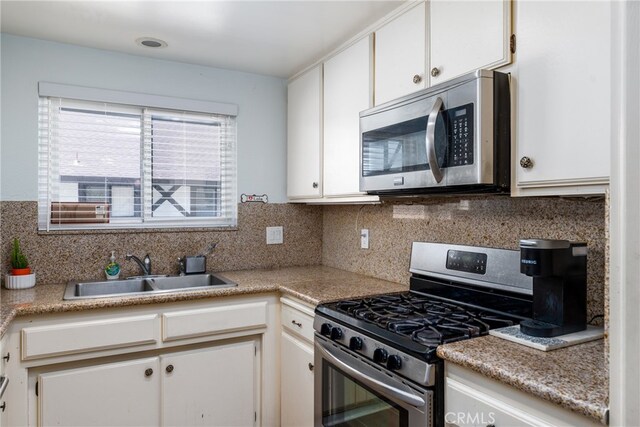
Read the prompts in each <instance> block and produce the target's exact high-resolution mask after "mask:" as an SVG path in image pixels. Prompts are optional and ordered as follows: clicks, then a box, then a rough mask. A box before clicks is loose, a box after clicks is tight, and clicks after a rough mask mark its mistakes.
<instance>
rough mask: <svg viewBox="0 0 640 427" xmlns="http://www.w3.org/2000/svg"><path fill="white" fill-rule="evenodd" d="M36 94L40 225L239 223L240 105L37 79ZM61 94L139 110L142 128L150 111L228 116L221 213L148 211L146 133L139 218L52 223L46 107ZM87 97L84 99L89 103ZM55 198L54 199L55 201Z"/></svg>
mask: <svg viewBox="0 0 640 427" xmlns="http://www.w3.org/2000/svg"><path fill="white" fill-rule="evenodd" d="M38 94H39V96H40V118H39V126H38V128H39V139H40V141H39V150H38V151H39V177H38V230H39V231H58V230H109V229H145V228H153V229H156V228H157V229H161V228H185V227H188V228H210V227H213V228H224V229H228V228H230V227H231V228H234V227H236V226H237V216H238V214H237V137H236V124H235V123H236V122H235V118H236V116H237V114H238V107H237V106H236V105H233V104H224V103H218V102H209V101H202V100H191V99H184V98H173V97H166V96H159V95H148V94H140V93H134V92H122V91H112V90H106V89H97V88H88V87H80V86H70V85H63V84H57V83H49V82H40V83H39V85H38ZM56 98H62V99H64V100H73V101H74V103H76V102H77V104H78V105H82V104H85V105H93V106H94V107H95V105H96V103H97V102H99V103H108V104H110V106H111V105H115V108H122V110H126V111H133V110H135V111H137V112H138V113H139V114H140V115H141V118H142V120H141V129H144V126H145V122H146V121H147V120H150V117H151V116H150V115H148V114H147V112H148V111H149V110H151V111H158V110H160V111H161V112H163V113H169V112H175V113H176V115H180V114H183V115H188V114H190V113H191V114H196V115H197V114H202V113H205V114H207V113H208V114H214V115H221V116H226V118H225V119H226V120H227V121H228V122H229V124H228V126H225V128H226V129H227V130H228V131H229V132H230V134H228V135H226V136H225V140H224V142H225V143H226V144H229V146H228V147H227V149H226V150H224V154H225V155H226V163H225V170H224V171H222V172H221V181H222V186H221V190H220V192H221V194H220V203H221V205H222V216H221V217H172V218H154V217H153V216H151V215H150V214H149V213H150V207H149V206H147V205H148V204H149V201H150V200H151V199H152V197H151V194H150V193H149V194H147V192H148V191H151V174H150V172H149V170H147V171H145V168H144V164H145V162H149V161H150V159H146V158H145V156H148V153H145V150H146V148H147V147H145V146H146V145H147V144H148V141H147V138H143V140H142V141H141V151H142V153H141V165H140V167H141V173H142V175H141V181H142V182H141V187H140V191H141V193H142V194H141V217H140V220H139V222H138V221H137V220H132V219H126V220H120V219H118V218H111V219H110V221H109V222H108V223H103V224H52V222H51V202H52V200H51V195H52V188H51V186H52V184H53V181H52V169H51V168H52V166H51V155H50V154H51V141H52V139H51V135H50V129H49V126H48V125H49V116H48V114H49V112H50V111H51V108H52V107H51V105H50V104H51V100H52V99H56ZM87 101H88V102H87ZM53 201H55V200H53Z"/></svg>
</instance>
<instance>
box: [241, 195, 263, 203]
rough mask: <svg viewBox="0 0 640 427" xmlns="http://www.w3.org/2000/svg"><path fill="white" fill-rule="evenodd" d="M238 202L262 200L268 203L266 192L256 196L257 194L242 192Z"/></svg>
mask: <svg viewBox="0 0 640 427" xmlns="http://www.w3.org/2000/svg"><path fill="white" fill-rule="evenodd" d="M240 202H242V203H249V202H262V203H269V197H267V195H266V194H263V195H262V196H258V195H257V194H242V195H241V196H240Z"/></svg>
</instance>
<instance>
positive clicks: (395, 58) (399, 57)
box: [375, 3, 428, 105]
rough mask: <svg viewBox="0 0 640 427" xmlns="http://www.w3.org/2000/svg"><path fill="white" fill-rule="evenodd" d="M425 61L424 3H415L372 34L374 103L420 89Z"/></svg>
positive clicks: (424, 80)
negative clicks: (373, 38) (373, 47)
mask: <svg viewBox="0 0 640 427" xmlns="http://www.w3.org/2000/svg"><path fill="white" fill-rule="evenodd" d="M426 60H427V45H426V4H425V3H419V4H418V5H417V6H415V7H413V8H411V9H410V10H408V11H406V12H405V13H403V14H402V15H400V16H398V17H397V18H395V19H394V20H393V21H391V22H389V23H387V24H385V25H384V26H383V27H381V28H380V29H379V30H377V31H376V32H375V104H376V105H380V104H384V103H385V102H387V101H391V100H393V99H395V98H399V97H401V96H403V95H407V94H409V93H411V92H415V91H416V90H419V89H424V88H425V87H426V83H427V82H428V78H427V76H426V70H427V63H426Z"/></svg>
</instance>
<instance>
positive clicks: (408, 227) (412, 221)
mask: <svg viewBox="0 0 640 427" xmlns="http://www.w3.org/2000/svg"><path fill="white" fill-rule="evenodd" d="M323 222H324V224H323V244H322V263H323V264H324V265H326V266H329V267H336V268H340V269H344V270H349V271H352V272H356V273H362V274H367V275H370V276H374V277H377V278H381V279H386V280H391V281H394V282H399V283H408V282H409V272H408V269H409V259H410V255H411V243H412V242H413V241H425V242H440V243H452V244H463V245H478V246H489V247H498V248H508V249H518V241H519V239H521V238H548V239H567V240H574V241H585V242H587V243H588V247H589V255H588V267H587V268H588V279H587V282H588V302H587V305H588V315H589V318H591V316H595V315H597V314H603V313H604V292H605V290H604V287H605V245H606V239H605V200H604V198H589V199H585V198H581V199H564V198H557V197H555V198H510V197H507V196H477V197H475V196H474V197H447V198H433V199H424V200H422V201H421V202H420V203H413V204H408V203H403V202H388V203H384V204H381V205H364V206H325V207H324V215H323ZM363 228H366V229H368V230H369V245H370V246H369V247H370V249H360V230H361V229H363Z"/></svg>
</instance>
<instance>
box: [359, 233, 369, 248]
mask: <svg viewBox="0 0 640 427" xmlns="http://www.w3.org/2000/svg"><path fill="white" fill-rule="evenodd" d="M360 249H369V229H367V228H363V229H362V230H360Z"/></svg>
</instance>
